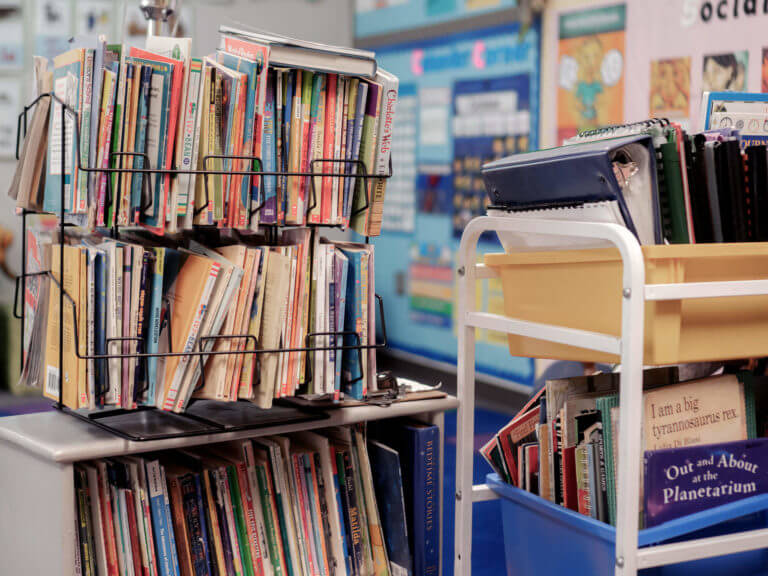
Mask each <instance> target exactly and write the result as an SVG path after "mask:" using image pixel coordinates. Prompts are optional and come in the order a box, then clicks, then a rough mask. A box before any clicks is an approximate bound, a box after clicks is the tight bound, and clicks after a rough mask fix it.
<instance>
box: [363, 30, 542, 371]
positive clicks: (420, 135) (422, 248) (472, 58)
mask: <svg viewBox="0 0 768 576" xmlns="http://www.w3.org/2000/svg"><path fill="white" fill-rule="evenodd" d="M539 45H540V26H539V23H538V22H534V25H533V26H531V27H530V29H529V30H528V31H527V33H526V34H525V35H524V36H523V37H522V38H521V37H520V35H519V26H518V24H510V25H505V26H503V27H496V28H491V29H483V30H476V31H472V32H464V33H461V34H456V35H453V36H448V37H441V38H439V39H432V40H429V41H424V42H419V43H409V44H400V45H396V46H384V47H376V48H375V50H376V54H377V59H378V62H379V65H380V66H381V67H382V68H384V69H386V70H388V71H390V72H392V73H394V74H396V75H397V76H398V77H399V79H400V97H399V101H398V108H397V114H396V119H395V130H394V134H395V138H396V139H397V141H396V142H395V143H393V147H392V155H393V171H394V177H393V179H392V180H391V181H390V182H389V183H388V186H387V195H386V199H385V205H384V215H385V220H384V222H383V232H382V235H381V236H380V237H379V238H377V239H376V240H375V242H376V291H377V292H378V293H379V294H380V295H381V296H382V297H383V298H384V302H385V304H386V320H387V332H388V337H389V344H390V346H391V347H392V348H393V349H395V350H402V351H405V352H410V353H414V354H418V355H420V356H422V357H426V358H429V359H433V360H438V361H443V362H449V363H452V364H454V363H455V361H456V347H457V339H456V322H455V317H456V310H457V289H456V276H455V270H456V251H457V250H458V247H459V240H460V236H461V232H462V230H463V228H464V226H465V225H466V222H468V221H469V220H470V219H471V218H473V217H475V216H478V215H481V214H484V213H485V208H486V204H487V202H486V197H485V189H484V187H483V183H482V179H481V177H480V167H481V166H482V164H484V163H486V162H488V161H490V160H493V159H496V158H501V157H504V156H508V155H510V154H514V153H517V152H524V151H527V150H534V149H536V148H537V147H538V128H539V124H538V122H539V106H538V103H539ZM500 250H501V246H500V245H499V244H498V241H497V240H496V238H495V236H494V237H490V238H485V239H484V240H483V241H482V242H481V246H480V251H481V252H488V251H500ZM480 286H482V289H481V288H480ZM478 306H479V308H481V309H484V310H488V311H491V312H496V313H502V312H503V299H502V294H501V287H500V285H499V284H498V283H497V282H495V281H492V282H484V283H481V284H480V285H478ZM477 342H478V344H477V353H476V358H477V367H478V370H479V371H481V372H483V373H485V374H489V375H492V376H497V377H500V378H504V379H507V380H511V381H513V382H516V383H519V384H522V385H525V386H530V385H531V384H532V383H533V378H534V365H533V360H530V359H525V358H513V357H511V356H510V355H509V351H508V348H507V344H506V337H505V336H503V335H501V334H496V333H492V332H486V331H479V332H478V336H477Z"/></svg>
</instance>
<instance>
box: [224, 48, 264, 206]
mask: <svg viewBox="0 0 768 576" xmlns="http://www.w3.org/2000/svg"><path fill="white" fill-rule="evenodd" d="M216 61H217V62H218V63H219V64H222V65H223V66H226V67H227V68H229V69H230V70H234V71H236V72H242V73H244V74H245V75H246V76H247V77H248V95H247V97H246V102H245V116H244V122H245V124H244V126H243V143H244V144H245V146H244V147H243V150H242V152H241V154H242V155H243V156H251V155H252V154H253V146H254V133H253V127H254V123H255V120H256V98H257V94H256V88H257V86H258V70H259V67H260V66H259V63H257V62H255V61H254V60H249V59H248V58H243V57H242V56H235V55H234V54H228V53H226V52H221V51H219V52H217V53H216ZM232 109H233V110H234V106H233V107H232ZM262 156H263V151H262ZM252 168H253V167H252ZM255 169H257V168H255ZM251 201H252V202H251ZM241 202H242V205H243V206H245V207H246V209H248V210H250V208H249V207H250V206H251V203H252V204H253V205H254V206H256V205H258V202H259V178H258V177H254V178H249V177H247V176H245V177H243V178H242V182H241Z"/></svg>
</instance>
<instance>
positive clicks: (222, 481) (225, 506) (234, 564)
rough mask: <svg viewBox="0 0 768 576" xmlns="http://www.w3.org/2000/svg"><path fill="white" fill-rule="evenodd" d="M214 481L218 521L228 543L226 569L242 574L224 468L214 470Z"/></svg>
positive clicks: (239, 575)
mask: <svg viewBox="0 0 768 576" xmlns="http://www.w3.org/2000/svg"><path fill="white" fill-rule="evenodd" d="M216 482H217V489H218V495H219V496H218V498H219V499H218V500H217V512H218V514H219V519H220V523H221V524H222V526H223V529H222V533H223V534H225V535H226V539H227V541H226V544H227V545H228V546H227V547H225V549H224V558H225V560H226V561H227V571H228V572H233V573H234V574H236V575H237V576H242V574H243V563H242V559H241V557H240V544H239V542H238V538H237V527H236V525H235V515H234V512H233V510H232V499H231V496H230V494H229V484H228V481H227V470H226V468H219V469H218V470H216ZM230 566H231V570H230Z"/></svg>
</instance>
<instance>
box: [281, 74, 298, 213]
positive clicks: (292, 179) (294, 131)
mask: <svg viewBox="0 0 768 576" xmlns="http://www.w3.org/2000/svg"><path fill="white" fill-rule="evenodd" d="M301 72H302V71H301V70H296V71H295V79H296V80H295V82H294V84H293V103H292V104H291V123H290V127H289V129H290V131H291V140H290V142H291V148H290V150H289V151H288V171H289V172H298V171H299V169H300V168H301V113H302V106H301V87H302V82H301V79H302V74H301ZM291 74H293V71H291ZM300 180H301V179H300V178H298V177H296V176H289V177H288V199H287V200H288V202H287V206H286V209H287V212H286V214H285V222H286V224H293V223H296V222H299V221H300V220H299V218H300V215H299V213H298V210H299V182H300Z"/></svg>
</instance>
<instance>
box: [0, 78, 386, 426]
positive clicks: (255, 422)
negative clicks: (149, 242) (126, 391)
mask: <svg viewBox="0 0 768 576" xmlns="http://www.w3.org/2000/svg"><path fill="white" fill-rule="evenodd" d="M44 98H50V99H51V101H52V102H55V104H57V105H58V107H59V110H60V114H59V118H58V120H59V121H60V122H61V131H60V132H61V143H60V145H61V151H62V152H61V154H60V157H61V167H60V170H61V174H62V179H61V189H60V198H59V211H58V213H56V214H55V215H56V216H57V219H58V224H57V230H58V234H59V240H58V242H59V243H60V244H61V245H63V244H64V243H65V242H64V240H65V237H66V234H67V229H68V228H71V227H74V224H73V223H71V222H67V212H66V206H65V202H66V183H65V178H64V175H65V174H67V158H66V156H67V148H68V147H67V135H66V132H67V115H69V116H70V117H71V118H72V119H74V122H72V131H73V133H72V134H71V138H72V144H71V146H72V147H73V150H71V151H72V152H73V153H74V155H75V162H76V163H77V170H78V171H80V172H81V173H82V174H94V173H98V174H106V175H107V176H111V175H112V174H145V175H151V174H163V175H169V176H171V177H172V178H176V177H178V176H179V175H182V174H189V175H198V176H203V177H204V178H203V182H204V188H203V189H204V197H205V202H204V204H203V206H202V207H195V208H193V209H194V210H195V212H196V213H199V212H198V211H199V210H204V209H205V207H206V206H207V205H208V204H209V198H210V197H209V189H208V188H209V185H208V180H209V178H208V177H209V176H217V175H229V176H242V177H252V178H253V177H264V176H274V177H306V178H308V180H309V191H310V193H311V194H310V201H309V202H308V203H307V206H306V208H305V215H308V214H309V213H310V212H311V211H312V210H313V209H314V208H315V207H316V206H317V193H316V188H315V179H316V178H317V177H331V178H343V179H344V178H353V179H358V178H359V179H361V180H362V181H364V182H367V181H368V180H369V179H389V178H391V177H392V162H391V159H390V163H389V170H388V172H387V173H386V174H368V172H367V169H366V166H365V164H364V163H363V162H362V161H361V160H359V159H358V160H346V159H344V160H342V159H332V158H319V159H314V160H311V162H310V170H309V171H281V170H270V171H266V170H263V169H262V167H263V166H262V162H261V158H259V157H258V156H244V155H227V154H211V155H207V156H204V157H203V160H202V165H203V166H208V165H209V163H210V162H212V161H215V160H229V161H233V160H239V161H248V162H249V163H250V165H251V167H258V170H215V169H214V170H209V169H189V170H184V169H179V168H177V167H173V168H168V169H165V168H152V166H151V163H150V159H149V156H148V155H147V154H146V153H138V152H122V151H115V152H110V155H109V157H110V162H109V165H110V167H105V168H97V167H92V166H83V165H82V157H81V154H80V147H79V142H80V137H79V129H78V126H79V122H78V113H77V111H76V110H73V109H72V108H71V107H70V106H69V105H68V104H66V103H65V102H64V101H62V100H61V99H60V98H59V97H58V96H56V94H55V93H53V92H48V93H44V94H41V95H39V96H38V97H37V98H35V100H33V101H32V102H31V103H30V104H28V105H26V106H24V109H23V111H22V112H21V113H20V114H19V117H18V123H17V140H16V159H17V160H18V159H19V144H20V142H21V141H23V140H24V138H25V137H26V132H27V115H28V113H29V112H30V110H32V109H34V107H35V106H36V105H37V104H38V103H39V102H40V101H41V100H42V99H44ZM54 115H55V108H54V107H51V119H50V121H51V122H52V121H54V119H53V117H54ZM123 122H125V118H123ZM128 157H133V158H140V159H141V161H142V162H141V164H142V167H141V168H136V167H123V160H124V159H125V158H128ZM112 161H114V162H112ZM324 164H325V165H327V164H341V165H343V166H342V169H341V171H334V172H325V171H316V170H315V168H316V166H319V165H324ZM350 167H351V168H352V169H351V170H350ZM74 169H75V168H74V167H73V168H72V171H74ZM115 180H116V183H117V186H116V188H117V189H116V190H113V184H112V178H111V177H107V178H106V188H105V205H106V206H110V205H114V206H116V207H119V206H120V205H121V194H122V178H116V179H115ZM151 180H152V178H149V177H144V178H142V192H147V194H148V197H149V198H152V197H153V196H152V182H151ZM364 188H365V189H366V190H367V191H368V193H367V194H366V197H365V199H364V204H363V205H362V206H360V207H358V208H357V209H354V210H352V211H351V213H350V219H351V218H352V217H354V216H356V215H358V214H360V213H362V212H364V211H365V210H367V209H368V208H369V206H370V197H369V196H368V195H369V194H370V191H369V187H368V186H365V187H364ZM259 195H260V198H259V201H258V203H257V206H256V207H255V208H252V209H249V210H248V218H247V224H248V227H249V228H250V225H251V222H252V218H253V217H254V216H256V214H258V213H259V211H260V210H262V209H263V208H264V206H265V200H264V199H263V197H262V196H263V186H260V187H259ZM147 207H148V206H146V204H143V205H142V206H141V207H140V211H141V212H143V211H144V209H146V208H147ZM46 213H49V212H43V211H39V212H38V211H34V210H27V209H23V210H22V211H21V217H22V272H21V274H19V275H18V276H17V278H16V286H15V294H14V307H13V314H14V317H16V318H17V319H19V320H20V323H21V334H22V340H23V335H24V331H25V326H24V324H25V320H26V319H25V316H26V315H25V310H24V306H23V304H22V307H21V312H19V294H20V293H21V294H22V298H23V295H24V294H25V293H26V282H27V278H31V277H47V278H48V279H49V280H50V281H51V282H52V283H53V284H54V285H55V286H56V287H57V290H58V296H59V310H58V314H59V335H58V340H59V347H58V353H59V358H58V362H59V364H58V365H59V367H62V366H63V361H64V347H63V342H64V310H65V305H66V306H68V307H69V308H70V309H71V311H72V315H73V324H74V330H73V336H74V348H75V354H76V356H77V358H78V359H79V360H87V361H94V362H100V363H107V362H108V361H109V360H127V359H134V360H137V361H138V362H139V364H140V365H141V368H140V369H142V370H144V371H145V376H148V372H146V371H148V363H147V362H146V360H147V359H148V358H169V357H187V358H189V359H190V360H192V359H196V360H197V369H199V370H200V380H199V382H198V383H197V386H196V390H197V389H199V388H201V387H202V386H204V385H205V369H204V368H205V362H206V360H207V359H208V358H209V357H211V356H219V355H222V356H230V355H241V356H245V355H250V356H253V357H254V360H255V361H254V362H253V365H252V366H251V369H252V370H254V371H258V369H259V358H260V356H261V355H263V354H286V353H297V352H298V353H305V354H310V353H313V352H322V351H331V350H334V351H339V352H343V351H350V350H356V351H357V355H356V356H357V362H358V368H359V374H360V376H358V377H356V378H353V379H346V380H345V379H344V378H342V387H343V386H344V385H347V384H353V383H355V382H357V381H359V380H361V379H363V378H364V377H365V376H366V375H365V373H364V371H363V359H362V357H363V354H364V353H365V352H366V351H369V350H378V349H382V348H386V347H387V330H386V322H385V315H384V302H383V299H382V298H381V297H380V296H379V295H378V294H375V295H374V296H375V299H376V302H377V308H378V312H379V314H378V316H379V318H378V320H379V321H378V322H377V324H379V323H380V325H381V342H376V343H373V344H371V343H366V342H364V341H363V338H362V337H361V336H360V334H359V333H358V332H356V331H348V330H336V331H329V332H308V333H307V334H306V336H305V341H304V346H298V347H290V348H268V349H265V348H260V347H259V342H258V339H257V338H256V336H254V335H253V334H204V335H200V336H198V337H197V338H196V340H195V342H194V344H193V347H192V349H191V350H190V349H185V350H182V351H178V350H173V347H172V344H171V343H172V326H171V315H172V314H171V302H170V301H169V300H168V299H167V298H165V297H164V298H163V311H162V323H163V324H162V326H161V332H162V330H163V329H165V331H166V335H167V347H168V351H167V352H153V353H150V352H142V351H140V350H141V345H142V342H143V339H142V338H140V337H138V336H121V337H106V336H105V339H104V344H105V346H104V350H106V352H107V353H105V354H88V353H86V354H82V353H81V350H80V347H79V338H80V336H81V335H79V334H78V321H77V310H76V305H75V301H74V299H73V298H72V297H71V295H69V294H68V293H67V292H66V290H64V288H63V286H62V283H61V281H60V279H58V278H56V277H55V276H54V274H53V273H52V271H51V270H43V271H37V272H28V270H27V266H28V262H27V245H26V244H27V216H28V215H30V214H46ZM118 220H119V218H118V214H117V213H115V214H114V215H113V219H112V224H111V226H110V227H109V228H108V230H109V235H110V237H111V238H113V239H115V240H119V239H120V228H121V227H123V228H126V226H121V225H120V224H119V222H118ZM260 226H263V227H264V231H265V243H266V244H267V245H277V243H278V231H279V229H281V228H289V227H292V226H282V225H279V224H270V223H260ZM305 226H306V227H308V228H310V230H311V232H310V239H309V243H308V244H309V250H310V252H309V259H310V261H311V260H313V256H314V254H313V248H314V244H315V242H314V235H315V230H316V229H317V228H340V227H341V225H339V224H319V223H310V222H307V223H306V225H305ZM105 228H106V227H105ZM195 230H197V231H199V232H201V233H202V234H206V233H214V234H219V233H220V231H221V228H219V227H217V226H216V225H213V226H210V225H202V226H197V225H196V226H195ZM234 233H235V234H238V232H237V230H234ZM369 242H370V239H369V238H368V237H367V236H366V237H365V243H366V244H368V243H369ZM58 256H59V270H61V276H62V277H63V275H64V250H63V249H62V250H59V255H58ZM309 290H310V298H311V290H312V288H311V283H310V287H309ZM320 338H325V339H327V340H328V341H329V342H330V341H335V342H337V344H336V345H333V344H329V345H321V344H319V343H318V339H320ZM350 339H351V340H352V342H354V343H353V344H348V343H345V344H338V342H339V341H342V342H349V340H350ZM222 340H229V341H237V344H238V349H237V350H231V349H230V350H214V349H213V345H214V344H215V343H216V342H217V341H222ZM130 342H135V343H136V344H135V346H136V348H137V352H135V353H119V354H114V353H109V352H110V350H112V349H113V348H114V347H115V346H116V345H121V344H126V343H130ZM23 348H24V347H23V346H22V351H21V358H20V361H21V367H22V370H23V368H24V350H23ZM188 369H192V366H189V367H188ZM62 372H63V370H61V369H60V370H59V375H58V398H57V400H56V402H55V403H54V407H55V408H56V409H57V410H59V411H61V412H63V413H66V414H69V415H71V416H74V417H76V418H79V419H81V420H84V421H86V422H88V423H90V424H93V425H95V426H98V427H99V428H102V429H104V430H107V431H108V432H111V433H113V434H115V435H117V436H120V437H122V438H125V439H126V440H132V441H146V440H159V439H166V438H176V437H185V436H194V435H201V434H211V433H216V432H233V431H240V430H247V429H253V428H261V427H265V426H270V425H274V424H276V423H278V422H279V423H281V424H286V423H294V422H302V421H307V420H313V419H321V418H325V417H326V415H325V413H324V412H320V411H317V410H312V409H311V408H307V407H304V406H301V407H300V406H294V405H290V406H289V405H285V404H282V403H280V402H278V404H277V405H275V406H274V407H273V408H271V409H268V410H265V409H261V408H258V407H257V406H255V405H254V404H252V403H250V402H239V401H238V402H219V401H213V400H202V399H193V400H192V401H191V402H190V404H189V405H188V407H187V409H186V410H185V411H184V412H182V413H176V412H170V411H167V410H161V409H157V408H155V407H154V406H144V405H139V406H137V407H136V408H135V409H124V408H118V407H102V408H99V409H96V410H87V409H72V408H70V407H68V406H66V405H65V404H64V401H63V386H62V382H61V378H62ZM104 372H105V374H106V375H107V377H106V378H105V379H104V382H103V383H101V384H102V385H100V386H99V385H98V383H97V385H96V389H95V390H94V391H93V392H94V396H95V399H96V404H97V405H101V406H103V400H104V398H105V395H106V394H107V392H108V391H109V389H110V386H109V370H105V371H104ZM256 373H258V372H256ZM148 380H149V379H148V378H147V377H145V378H143V380H142V382H143V384H142V385H141V386H137V387H135V389H134V392H133V393H134V398H133V400H134V401H135V400H137V399H138V398H140V397H141V396H142V395H143V394H145V393H146V392H147V388H148ZM311 381H312V371H311V362H306V375H305V380H304V382H305V383H309V382H311Z"/></svg>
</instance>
